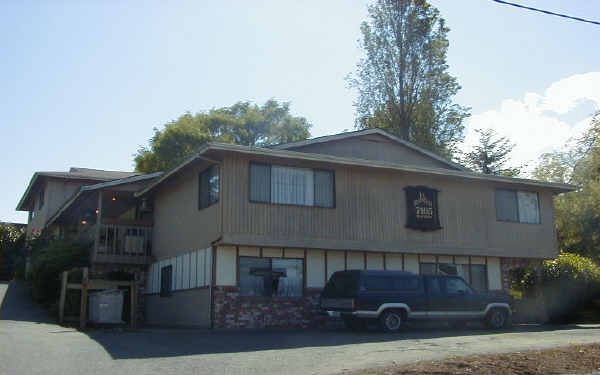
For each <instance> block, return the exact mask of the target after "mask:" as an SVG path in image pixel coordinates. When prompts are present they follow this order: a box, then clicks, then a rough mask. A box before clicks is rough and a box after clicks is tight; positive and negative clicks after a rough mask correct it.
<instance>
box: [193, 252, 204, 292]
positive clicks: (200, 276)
mask: <svg viewBox="0 0 600 375" xmlns="http://www.w3.org/2000/svg"><path fill="white" fill-rule="evenodd" d="M194 273H195V274H196V283H195V284H194V285H195V286H196V287H201V286H204V250H198V251H196V268H195V269H194Z"/></svg>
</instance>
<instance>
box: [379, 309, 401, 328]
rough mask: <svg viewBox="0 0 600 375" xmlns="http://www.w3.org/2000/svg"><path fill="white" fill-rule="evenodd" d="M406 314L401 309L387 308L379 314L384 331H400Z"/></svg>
mask: <svg viewBox="0 0 600 375" xmlns="http://www.w3.org/2000/svg"><path fill="white" fill-rule="evenodd" d="M403 315H404V314H402V312H401V311H399V310H385V311H384V312H382V313H381V315H380V316H379V325H380V326H381V329H382V330H383V331H384V332H390V333H396V332H398V331H400V329H401V328H402V326H403V322H404V316H403Z"/></svg>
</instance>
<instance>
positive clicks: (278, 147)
mask: <svg viewBox="0 0 600 375" xmlns="http://www.w3.org/2000/svg"><path fill="white" fill-rule="evenodd" d="M370 134H378V135H381V136H383V137H386V138H388V139H389V140H391V141H393V142H396V143H398V144H400V145H402V146H404V147H406V148H409V149H411V150H413V151H416V152H418V153H420V154H422V155H424V156H427V157H429V158H431V159H434V160H437V161H439V162H441V163H444V164H446V165H447V166H449V167H450V168H453V169H458V170H460V171H468V170H469V169H468V168H465V167H464V166H462V165H460V164H457V163H454V162H452V161H450V160H447V159H445V158H443V157H441V156H439V155H437V154H435V153H433V152H431V151H429V150H426V149H424V148H423V147H419V146H417V145H415V144H413V143H411V142H408V141H406V140H404V139H401V138H398V137H396V136H395V135H393V134H391V133H388V132H387V131H385V130H383V129H380V128H369V129H363V130H357V131H353V132H345V133H339V134H333V135H325V136H322V137H316V138H311V139H306V140H304V141H298V142H290V143H281V144H278V145H274V146H271V148H273V149H276V150H289V149H294V148H297V147H302V146H308V145H313V144H317V143H326V142H333V141H340V140H342V139H347V138H353V137H362V136H365V135H370Z"/></svg>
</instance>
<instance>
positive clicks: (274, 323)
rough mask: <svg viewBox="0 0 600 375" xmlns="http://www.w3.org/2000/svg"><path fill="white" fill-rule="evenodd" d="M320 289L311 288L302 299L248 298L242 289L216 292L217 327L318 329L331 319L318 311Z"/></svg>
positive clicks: (214, 292) (231, 288)
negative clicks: (242, 294)
mask: <svg viewBox="0 0 600 375" xmlns="http://www.w3.org/2000/svg"><path fill="white" fill-rule="evenodd" d="M320 291H321V290H320V289H307V290H306V291H305V295H304V297H302V298H290V297H270V298H267V297H244V296H240V293H239V288H238V287H234V286H217V287H215V288H214V289H213V298H214V328H318V327H322V326H324V325H325V324H326V322H327V317H326V316H324V315H320V314H319V311H318V304H319V294H320Z"/></svg>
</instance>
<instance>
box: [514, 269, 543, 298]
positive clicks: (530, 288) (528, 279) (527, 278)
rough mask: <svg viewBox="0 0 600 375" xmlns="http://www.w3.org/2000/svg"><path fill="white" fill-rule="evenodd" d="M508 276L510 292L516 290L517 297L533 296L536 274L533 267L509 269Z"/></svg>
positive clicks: (536, 283)
mask: <svg viewBox="0 0 600 375" xmlns="http://www.w3.org/2000/svg"><path fill="white" fill-rule="evenodd" d="M509 277H510V289H511V292H516V293H517V294H518V296H519V299H524V298H533V297H535V293H536V287H537V285H538V276H537V273H536V271H535V270H534V269H533V268H527V267H519V268H513V269H511V270H510V271H509ZM511 294H513V293H511Z"/></svg>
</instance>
